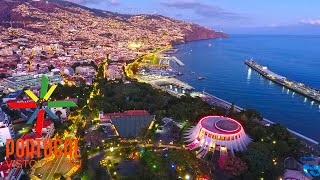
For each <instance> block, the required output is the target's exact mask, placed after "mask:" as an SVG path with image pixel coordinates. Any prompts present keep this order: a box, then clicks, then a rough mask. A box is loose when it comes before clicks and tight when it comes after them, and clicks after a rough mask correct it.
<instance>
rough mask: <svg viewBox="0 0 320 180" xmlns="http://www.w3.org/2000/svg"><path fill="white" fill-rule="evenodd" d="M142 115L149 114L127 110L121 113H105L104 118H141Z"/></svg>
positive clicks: (142, 111) (147, 113) (143, 111)
mask: <svg viewBox="0 0 320 180" xmlns="http://www.w3.org/2000/svg"><path fill="white" fill-rule="evenodd" d="M143 115H150V113H149V112H148V111H145V110H129V111H125V112H123V113H120V112H114V113H107V114H105V115H104V116H106V118H113V117H121V116H143Z"/></svg>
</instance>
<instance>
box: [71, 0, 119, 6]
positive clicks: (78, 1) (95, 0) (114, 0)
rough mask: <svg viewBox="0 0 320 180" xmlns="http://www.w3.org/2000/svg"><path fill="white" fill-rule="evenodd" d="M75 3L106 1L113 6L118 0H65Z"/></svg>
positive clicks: (117, 3)
mask: <svg viewBox="0 0 320 180" xmlns="http://www.w3.org/2000/svg"><path fill="white" fill-rule="evenodd" d="M67 1H70V2H73V3H77V4H97V3H105V2H106V3H107V4H110V5H113V6H117V5H119V4H120V2H119V0H67Z"/></svg>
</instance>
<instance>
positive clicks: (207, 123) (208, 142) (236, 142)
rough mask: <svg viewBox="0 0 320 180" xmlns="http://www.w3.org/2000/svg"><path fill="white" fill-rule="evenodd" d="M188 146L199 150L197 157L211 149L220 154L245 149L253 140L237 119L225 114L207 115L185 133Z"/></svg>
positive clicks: (190, 148) (202, 155)
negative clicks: (224, 115)
mask: <svg viewBox="0 0 320 180" xmlns="http://www.w3.org/2000/svg"><path fill="white" fill-rule="evenodd" d="M185 138H186V141H185V142H186V143H188V145H186V148H187V149H189V150H194V149H197V148H200V149H199V150H198V151H197V157H199V158H200V157H204V156H205V155H206V154H207V153H208V152H209V151H211V152H214V151H215V150H217V151H219V152H220V155H221V156H223V155H227V154H228V153H227V151H228V150H229V152H230V153H231V154H234V151H244V150H245V149H246V146H247V145H248V144H249V143H250V142H251V138H250V137H248V136H247V135H246V133H245V132H244V129H243V127H242V126H241V124H240V123H238V122H237V121H235V120H233V119H231V118H228V117H223V116H206V117H204V118H202V119H201V120H200V121H199V123H198V124H197V125H196V126H193V127H191V128H189V129H188V130H187V131H186V133H185Z"/></svg>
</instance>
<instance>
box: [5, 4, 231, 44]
mask: <svg viewBox="0 0 320 180" xmlns="http://www.w3.org/2000/svg"><path fill="white" fill-rule="evenodd" d="M59 13H60V14H61V13H65V16H59V17H58V16H53V15H55V14H59ZM88 13H90V18H93V19H94V18H97V22H101V18H103V19H108V20H110V21H116V22H121V24H122V25H121V26H117V27H114V28H122V27H123V26H124V25H127V27H129V28H131V27H137V28H143V29H147V30H149V31H150V32H152V33H159V32H163V33H162V34H164V35H168V36H169V35H170V36H173V35H175V34H172V33H167V31H168V30H169V29H170V30H171V31H172V29H173V27H176V29H177V30H176V34H177V35H176V38H171V39H170V42H171V43H172V44H179V43H184V42H187V41H193V40H200V39H210V38H225V37H227V35H226V34H224V33H221V32H216V31H214V30H211V29H208V28H205V27H202V26H199V25H196V24H191V23H186V22H182V21H178V20H174V19H172V18H168V17H165V16H161V15H126V14H118V13H114V12H109V11H103V10H98V9H91V8H87V7H84V6H81V5H78V4H75V3H72V2H68V1H62V0H49V1H43V0H41V1H34V0H0V22H1V26H4V27H10V24H9V23H3V22H7V21H14V22H17V21H21V22H24V23H25V24H24V25H26V26H24V25H23V24H22V23H21V24H13V26H14V27H20V28H24V29H26V30H29V31H33V32H41V31H46V30H45V29H44V28H45V26H46V24H45V23H46V22H48V23H49V22H52V21H57V20H61V21H70V20H71V19H68V17H71V16H70V15H72V16H73V17H77V18H78V20H79V19H81V18H87V17H86V16H88V15H87V14H88ZM71 21H72V20H71ZM76 23H81V21H77V22H76ZM161 23H165V24H166V25H165V26H159V24H161ZM139 26H140V27H139ZM170 26H172V27H170ZM73 28H74V29H76V28H77V26H74V27H73ZM166 28H167V29H168V30H167V29H166ZM119 30H122V29H119ZM174 32H175V31H174ZM181 37H182V38H181Z"/></svg>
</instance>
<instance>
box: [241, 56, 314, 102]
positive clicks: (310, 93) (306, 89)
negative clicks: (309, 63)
mask: <svg viewBox="0 0 320 180" xmlns="http://www.w3.org/2000/svg"><path fill="white" fill-rule="evenodd" d="M245 64H246V65H247V66H249V67H250V68H252V69H253V70H255V71H256V72H258V73H259V74H260V75H262V76H263V77H265V78H266V79H269V80H271V81H273V82H275V83H277V84H279V85H282V86H284V87H286V88H288V89H291V90H292V91H294V92H297V93H299V94H301V95H303V96H306V97H308V98H310V99H312V100H314V101H317V102H319V103H320V90H319V89H315V88H312V87H310V86H308V85H306V84H303V83H300V82H296V81H293V80H289V79H287V78H286V77H284V76H281V75H278V74H276V73H274V72H272V71H270V70H269V69H268V67H266V66H262V65H259V64H258V63H256V62H255V61H253V60H246V61H245Z"/></svg>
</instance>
